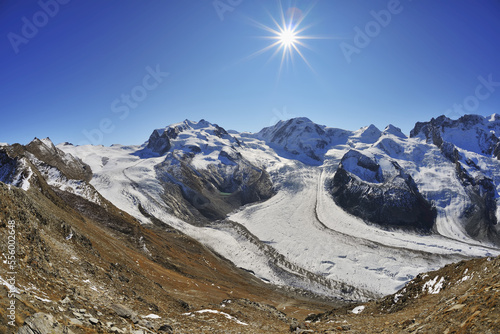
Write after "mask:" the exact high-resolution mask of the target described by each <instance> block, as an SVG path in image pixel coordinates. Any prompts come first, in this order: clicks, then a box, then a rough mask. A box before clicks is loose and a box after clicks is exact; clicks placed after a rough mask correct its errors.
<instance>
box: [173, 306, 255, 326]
mask: <svg viewBox="0 0 500 334" xmlns="http://www.w3.org/2000/svg"><path fill="white" fill-rule="evenodd" d="M193 313H200V314H201V313H212V314H220V315H223V316H224V317H226V319H229V320H233V321H234V322H236V323H237V324H239V325H243V326H248V324H247V323H245V322H242V321H239V320H238V319H237V318H235V317H233V316H232V315H229V314H227V313H225V312H221V311H217V310H209V309H206V310H199V311H195V312H189V313H183V315H188V316H189V315H193Z"/></svg>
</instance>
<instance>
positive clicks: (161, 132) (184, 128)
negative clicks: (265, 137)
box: [146, 119, 240, 155]
mask: <svg viewBox="0 0 500 334" xmlns="http://www.w3.org/2000/svg"><path fill="white" fill-rule="evenodd" d="M233 145H240V142H239V141H238V140H237V139H236V138H235V137H233V136H231V135H230V134H229V133H228V132H227V131H226V130H225V129H224V128H222V127H220V126H218V125H217V124H212V123H210V122H207V121H205V120H204V119H202V120H200V121H199V122H194V121H190V120H185V121H184V122H181V123H175V124H172V125H170V126H168V127H166V128H164V129H156V130H154V131H153V133H152V134H151V136H150V137H149V140H148V142H147V146H146V147H147V148H148V149H150V150H152V151H153V152H155V153H158V154H160V155H163V154H165V153H167V152H168V151H170V150H182V151H186V150H187V151H190V152H194V153H199V152H202V151H206V150H208V151H213V150H214V149H217V148H218V149H219V150H220V149H221V148H222V147H223V146H229V147H230V146H233Z"/></svg>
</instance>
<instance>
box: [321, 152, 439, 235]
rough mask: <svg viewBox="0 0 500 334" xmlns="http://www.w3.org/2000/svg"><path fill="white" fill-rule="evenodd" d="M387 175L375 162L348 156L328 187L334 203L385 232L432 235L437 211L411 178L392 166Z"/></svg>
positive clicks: (352, 153)
mask: <svg viewBox="0 0 500 334" xmlns="http://www.w3.org/2000/svg"><path fill="white" fill-rule="evenodd" d="M392 169H393V171H392V173H391V174H390V175H387V174H386V175H385V176H384V174H383V172H382V169H381V167H380V165H379V164H377V163H376V162H375V161H374V160H373V159H371V158H369V157H367V156H365V155H363V154H361V153H359V152H357V151H349V152H347V153H346V154H345V155H344V157H343V158H342V161H341V163H340V165H339V168H338V169H337V172H336V173H335V176H334V177H333V179H332V180H331V182H330V184H329V186H328V187H329V190H330V192H331V194H332V196H333V199H334V200H335V202H336V203H337V204H338V205H339V206H340V207H342V208H343V209H344V210H346V211H347V212H349V213H351V214H353V215H355V216H357V217H360V218H362V219H364V220H366V221H367V222H370V223H374V224H377V225H379V226H381V227H384V228H395V227H398V228H406V229H414V230H419V231H425V232H430V230H431V229H432V227H433V226H434V223H435V219H436V209H435V208H434V207H433V206H432V205H431V204H430V203H429V202H428V201H426V200H425V198H424V197H423V196H422V195H421V194H420V192H419V190H418V187H417V185H416V183H415V181H413V179H412V177H411V176H410V175H409V174H407V173H406V172H404V170H403V169H402V168H401V167H400V166H399V165H398V164H397V162H393V165H392Z"/></svg>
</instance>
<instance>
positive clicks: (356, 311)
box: [351, 305, 365, 314]
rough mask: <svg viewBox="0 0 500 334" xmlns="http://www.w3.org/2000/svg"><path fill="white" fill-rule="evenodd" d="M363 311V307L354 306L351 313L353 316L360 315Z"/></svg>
mask: <svg viewBox="0 0 500 334" xmlns="http://www.w3.org/2000/svg"><path fill="white" fill-rule="evenodd" d="M364 309H365V306H364V305H361V306H356V307H355V308H354V309H353V310H352V311H351V312H352V313H354V314H360V313H361V312H363V311H364Z"/></svg>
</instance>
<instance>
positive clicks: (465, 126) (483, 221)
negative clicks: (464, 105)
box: [411, 114, 500, 244]
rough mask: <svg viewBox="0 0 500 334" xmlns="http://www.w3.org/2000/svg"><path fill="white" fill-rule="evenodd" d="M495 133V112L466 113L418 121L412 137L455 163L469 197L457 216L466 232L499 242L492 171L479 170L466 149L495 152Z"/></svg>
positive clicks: (498, 120) (498, 123) (499, 123)
mask: <svg viewBox="0 0 500 334" xmlns="http://www.w3.org/2000/svg"><path fill="white" fill-rule="evenodd" d="M497 133H500V117H498V115H496V114H494V115H492V116H491V117H490V118H485V117H482V116H478V115H466V116H463V117H461V118H460V119H458V120H450V119H449V118H447V117H445V116H441V117H439V118H437V119H432V120H431V121H429V122H425V123H417V124H416V125H415V128H414V129H413V130H412V131H411V136H412V137H420V138H425V139H426V141H427V142H429V143H432V144H434V145H435V146H437V147H438V148H439V149H440V150H441V152H442V154H443V156H444V157H446V158H447V159H448V160H449V161H450V162H451V163H453V164H454V165H455V175H456V178H457V179H458V180H459V182H460V183H461V185H462V187H463V189H464V191H465V193H466V194H467V196H468V198H469V200H470V203H469V204H468V205H467V206H465V207H464V208H463V210H462V211H461V212H460V213H459V216H458V218H459V219H460V220H461V221H462V224H463V226H464V228H465V230H466V232H467V233H468V234H469V235H471V236H472V237H474V238H475V239H478V240H484V241H488V242H493V243H497V244H498V243H500V233H499V228H498V226H497V222H498V217H497V210H498V208H497V202H496V198H497V197H498V195H497V190H496V186H495V183H494V180H493V178H492V177H489V176H488V175H491V171H489V170H482V169H481V167H480V166H479V165H478V164H477V163H476V162H474V160H476V161H477V159H474V158H472V159H471V158H469V157H467V156H468V155H471V154H470V153H469V152H472V153H476V154H480V155H485V156H492V155H496V153H495V150H496V148H497V146H498V143H499V138H498V137H497ZM495 176H496V175H495Z"/></svg>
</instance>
